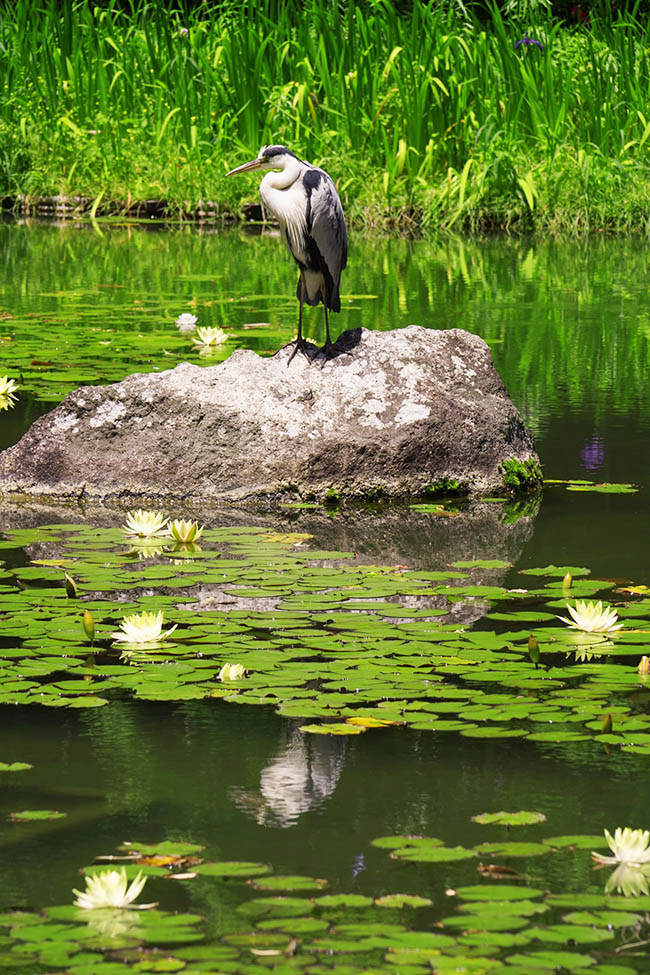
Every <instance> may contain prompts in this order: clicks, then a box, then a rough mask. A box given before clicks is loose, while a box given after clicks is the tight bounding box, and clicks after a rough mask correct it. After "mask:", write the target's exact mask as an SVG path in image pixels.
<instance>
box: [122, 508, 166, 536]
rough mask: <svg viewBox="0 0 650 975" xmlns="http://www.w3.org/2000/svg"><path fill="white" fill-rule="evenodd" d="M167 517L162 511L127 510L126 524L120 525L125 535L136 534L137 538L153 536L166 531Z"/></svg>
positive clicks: (163, 533)
mask: <svg viewBox="0 0 650 975" xmlns="http://www.w3.org/2000/svg"><path fill="white" fill-rule="evenodd" d="M168 523H169V519H168V518H166V517H165V515H164V514H163V512H162V511H146V510H145V509H144V508H138V509H137V511H127V513H126V524H125V525H123V526H122V531H123V532H124V534H125V535H136V536H137V537H138V538H154V537H156V536H159V535H165V534H166V533H167V525H168Z"/></svg>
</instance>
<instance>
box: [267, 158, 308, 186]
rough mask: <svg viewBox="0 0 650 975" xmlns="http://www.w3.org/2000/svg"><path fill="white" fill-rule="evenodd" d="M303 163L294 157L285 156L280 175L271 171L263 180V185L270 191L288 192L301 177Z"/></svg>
mask: <svg viewBox="0 0 650 975" xmlns="http://www.w3.org/2000/svg"><path fill="white" fill-rule="evenodd" d="M300 169H301V162H300V160H299V159H296V158H294V157H293V156H285V159H284V161H283V166H282V169H281V170H280V172H279V173H276V172H273V171H271V172H270V173H267V174H266V176H265V177H264V179H263V183H264V185H265V186H267V187H268V188H269V189H270V190H286V189H288V187H289V186H291V185H292V184H293V183H295V182H296V180H297V179H298V176H299V175H300Z"/></svg>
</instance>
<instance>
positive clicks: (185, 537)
mask: <svg viewBox="0 0 650 975" xmlns="http://www.w3.org/2000/svg"><path fill="white" fill-rule="evenodd" d="M204 527H205V526H204V525H201V526H200V527H199V523H198V521H185V519H184V518H176V519H174V521H170V523H169V534H170V535H171V536H172V538H174V539H176V541H177V542H183V543H184V544H187V543H188V542H198V540H199V538H200V537H201V535H202V534H203V528H204Z"/></svg>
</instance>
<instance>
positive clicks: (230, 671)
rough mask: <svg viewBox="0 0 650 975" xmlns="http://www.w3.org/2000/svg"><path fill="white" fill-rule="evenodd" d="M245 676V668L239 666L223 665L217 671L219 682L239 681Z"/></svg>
mask: <svg viewBox="0 0 650 975" xmlns="http://www.w3.org/2000/svg"><path fill="white" fill-rule="evenodd" d="M245 676H246V668H245V667H242V665H241V664H224V665H223V667H222V668H221V670H220V671H219V674H218V677H219V680H241V679H242V677H245Z"/></svg>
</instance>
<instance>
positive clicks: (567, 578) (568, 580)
mask: <svg viewBox="0 0 650 975" xmlns="http://www.w3.org/2000/svg"><path fill="white" fill-rule="evenodd" d="M572 582H573V576H572V575H571V573H570V572H567V574H566V575H565V577H564V579H563V580H562V588H563V589H570V588H571V583H572Z"/></svg>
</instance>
